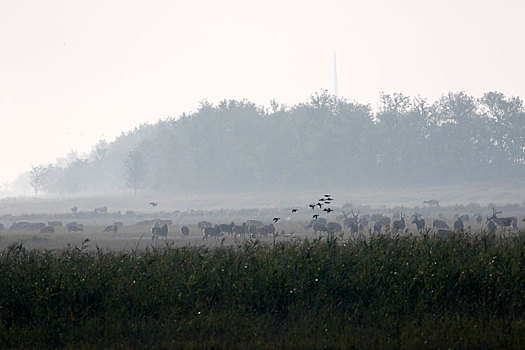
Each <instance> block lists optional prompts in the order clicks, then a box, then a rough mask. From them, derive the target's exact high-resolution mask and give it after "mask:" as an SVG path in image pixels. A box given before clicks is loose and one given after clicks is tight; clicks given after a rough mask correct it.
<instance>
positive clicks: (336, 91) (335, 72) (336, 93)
mask: <svg viewBox="0 0 525 350" xmlns="http://www.w3.org/2000/svg"><path fill="white" fill-rule="evenodd" d="M334 95H335V97H339V87H338V86H337V62H336V59H335V52H334Z"/></svg>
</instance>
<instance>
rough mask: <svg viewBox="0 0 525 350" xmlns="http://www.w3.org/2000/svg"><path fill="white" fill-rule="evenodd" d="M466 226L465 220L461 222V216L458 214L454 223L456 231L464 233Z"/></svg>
mask: <svg viewBox="0 0 525 350" xmlns="http://www.w3.org/2000/svg"><path fill="white" fill-rule="evenodd" d="M464 228H465V226H464V225H463V220H461V217H460V216H459V214H456V221H454V231H456V232H458V231H463V229H464Z"/></svg>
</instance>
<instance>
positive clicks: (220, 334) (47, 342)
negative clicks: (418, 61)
mask: <svg viewBox="0 0 525 350" xmlns="http://www.w3.org/2000/svg"><path fill="white" fill-rule="evenodd" d="M90 243H91V242H85V243H84V244H78V245H76V246H75V245H72V246H70V247H69V248H67V249H60V250H41V249H39V250H29V249H26V248H25V247H24V246H23V245H21V244H18V245H12V246H10V247H9V248H7V249H4V250H2V251H1V253H0V315H1V322H0V348H64V347H66V348H67V347H71V348H131V347H133V348H145V347H154V348H177V347H188V348H203V347H204V348H212V347H221V348H305V347H306V348H325V347H330V348H334V347H335V348H407V349H421V348H432V349H435V348H505V349H508V348H516V349H521V348H523V347H524V346H525V258H524V256H525V233H519V234H513V235H512V236H508V237H505V238H503V237H500V236H499V235H490V234H485V233H481V234H476V235H456V236H453V237H451V238H448V239H438V238H435V237H431V236H430V237H426V236H397V235H391V234H386V235H376V236H371V237H367V238H364V237H362V238H357V239H348V238H346V239H341V238H337V237H335V238H323V239H321V240H316V239H305V238H301V239H288V240H287V241H283V242H279V241H278V242H276V243H275V244H274V243H273V242H271V241H268V242H259V241H246V242H244V243H242V244H231V245H227V246H220V244H219V245H218V246H217V247H213V248H211V247H205V246H200V247H199V246H182V247H180V246H175V245H174V244H172V243H168V244H166V245H161V246H157V247H147V248H144V249H132V250H129V251H120V252H117V251H111V250H106V249H97V248H96V247H93V246H92V245H91V246H89V245H90Z"/></svg>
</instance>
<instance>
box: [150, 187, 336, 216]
mask: <svg viewBox="0 0 525 350" xmlns="http://www.w3.org/2000/svg"><path fill="white" fill-rule="evenodd" d="M333 200H334V199H333V198H332V195H330V194H325V195H324V196H323V197H322V198H319V199H318V200H317V203H314V204H309V205H308V206H309V207H310V208H311V209H312V210H314V209H315V208H317V207H319V209H321V208H322V207H323V205H327V207H326V208H324V209H323V211H324V212H326V213H327V214H329V213H331V212H333V211H334V210H333V209H332V208H330V207H328V205H330V204H331V203H332V201H333ZM149 205H151V206H152V207H156V206H157V205H158V203H157V202H150V203H149ZM298 211H299V209H297V208H293V209H292V213H297V212H298ZM312 218H314V219H318V218H319V214H314V215H312ZM279 220H281V218H279V217H275V218H273V222H277V221H279Z"/></svg>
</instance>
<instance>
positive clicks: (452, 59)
mask: <svg viewBox="0 0 525 350" xmlns="http://www.w3.org/2000/svg"><path fill="white" fill-rule="evenodd" d="M523 10H524V4H523V2H521V1H505V2H498V3H496V2H479V1H462V2H460V3H458V2H456V1H439V2H430V3H429V2H425V3H421V2H419V1H412V0H410V1H408V0H405V1H375V2H351V1H325V2H323V4H322V5H321V4H319V3H318V2H314V1H301V2H300V3H298V2H294V1H264V2H250V3H246V2H242V1H235V0H229V1H221V2H220V3H215V2H213V1H201V2H197V3H191V4H189V3H186V2H180V1H175V2H173V1H161V0H159V1H150V2H148V3H145V2H139V1H121V0H118V1H112V2H110V3H107V2H104V3H102V2H92V1H75V2H67V1H60V0H53V1H46V2H45V3H38V2H36V3H35V2H34V1H31V2H30V1H18V0H16V1H10V0H8V1H2V3H1V4H0V46H1V47H2V55H0V76H1V79H0V116H1V118H2V128H0V152H1V153H0V156H1V159H2V161H3V164H4V166H3V170H2V173H1V174H0V183H2V189H3V190H9V189H10V188H11V189H12V187H13V186H9V185H8V184H7V183H6V182H12V181H13V180H15V178H16V177H17V175H18V174H20V173H23V172H26V171H28V170H30V168H31V165H35V166H37V165H39V164H44V165H47V164H49V163H55V162H56V160H57V158H63V157H67V155H68V154H70V152H71V151H72V150H73V151H76V152H77V153H78V155H79V156H80V157H82V156H83V155H84V154H85V153H89V152H90V150H91V148H92V147H93V146H94V145H95V144H96V143H97V142H98V141H99V140H101V139H105V140H106V141H107V142H112V141H114V140H115V139H116V137H118V136H119V135H121V133H122V132H127V131H128V130H133V129H134V128H135V127H138V126H139V125H141V124H143V123H155V122H156V121H157V120H159V119H163V118H166V117H168V116H171V117H178V116H180V115H182V114H183V113H194V112H195V111H197V110H198V108H199V103H200V102H201V101H203V100H207V101H210V102H212V103H214V104H218V103H219V102H220V101H221V100H223V99H228V100H229V99H235V100H242V99H247V100H248V101H250V102H253V103H255V104H257V105H264V106H266V107H269V106H270V101H271V100H272V99H276V100H277V101H278V102H279V103H283V104H286V105H287V106H294V105H297V104H299V103H302V102H304V101H306V100H307V99H308V97H309V96H310V95H311V94H313V93H315V92H316V91H319V90H321V89H328V90H329V91H330V92H332V93H333V71H332V68H333V67H332V57H333V53H334V52H336V53H337V57H338V78H339V79H338V81H339V96H341V97H345V98H347V99H349V100H355V101H358V102H359V103H362V104H365V105H368V104H370V106H371V108H372V109H373V110H377V109H378V107H379V105H380V104H381V100H380V93H381V92H382V91H384V92H386V93H388V94H393V93H395V92H403V93H405V94H406V95H409V96H418V95H420V96H423V97H425V98H428V99H429V100H430V101H434V100H437V99H439V98H440V97H441V96H442V95H446V94H447V93H448V92H449V91H453V92H456V91H465V92H466V93H467V94H468V95H471V96H475V97H476V98H479V97H481V96H483V94H484V93H486V92H489V91H498V92H501V93H503V94H505V96H508V97H511V96H524V95H525V91H524V90H523V84H522V81H523V78H524V76H523V66H522V62H523V61H525V57H524V56H525V52H524V48H523V45H519V40H520V39H521V38H522V37H523V35H524V34H525V33H524V32H523V31H524V27H523V26H522V25H521V17H520V16H521V13H523ZM14 187H17V186H14ZM17 188H18V187H17ZM4 192H6V191H4ZM7 192H9V191H7ZM29 192H30V191H29ZM18 193H20V192H18ZM22 193H23V192H22ZM5 194H13V192H12V191H11V192H9V193H5ZM26 194H27V195H29V193H26Z"/></svg>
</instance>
